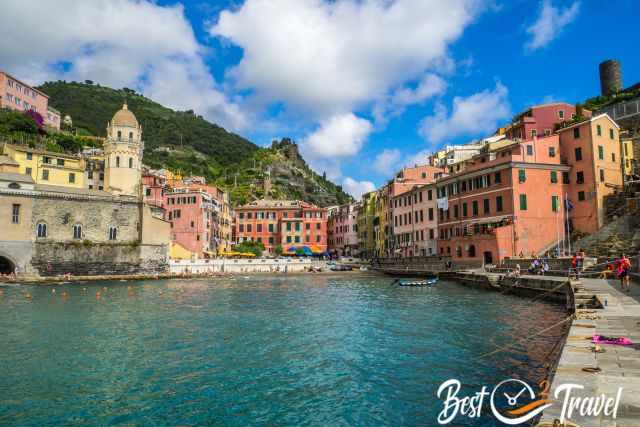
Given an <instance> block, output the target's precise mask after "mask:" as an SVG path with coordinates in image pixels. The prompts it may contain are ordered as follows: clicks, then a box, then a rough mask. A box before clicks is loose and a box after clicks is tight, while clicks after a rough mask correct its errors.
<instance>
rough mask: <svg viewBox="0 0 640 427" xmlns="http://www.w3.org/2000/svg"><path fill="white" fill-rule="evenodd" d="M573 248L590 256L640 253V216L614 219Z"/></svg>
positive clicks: (573, 245) (624, 216) (631, 214)
mask: <svg viewBox="0 0 640 427" xmlns="http://www.w3.org/2000/svg"><path fill="white" fill-rule="evenodd" d="M571 247H572V248H575V249H576V250H578V249H580V248H582V249H583V250H584V251H585V252H586V253H587V255H589V256H599V257H618V256H620V254H621V253H627V254H635V253H637V252H639V251H640V216H639V215H638V213H630V214H628V215H623V216H621V217H619V218H617V219H614V220H612V221H611V222H610V223H609V224H607V225H605V226H604V227H602V228H601V229H600V230H598V231H597V232H596V233H593V234H590V235H588V236H586V237H584V238H582V239H580V240H578V241H576V242H574V243H572V245H571Z"/></svg>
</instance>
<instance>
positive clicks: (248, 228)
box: [247, 224, 253, 233]
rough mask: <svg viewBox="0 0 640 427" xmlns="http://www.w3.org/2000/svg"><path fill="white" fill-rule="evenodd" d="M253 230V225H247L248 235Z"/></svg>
mask: <svg viewBox="0 0 640 427" xmlns="http://www.w3.org/2000/svg"><path fill="white" fill-rule="evenodd" d="M252 230H253V226H252V225H251V224H247V233H251V231H252Z"/></svg>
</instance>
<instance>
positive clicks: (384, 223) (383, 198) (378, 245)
mask: <svg viewBox="0 0 640 427" xmlns="http://www.w3.org/2000/svg"><path fill="white" fill-rule="evenodd" d="M389 188H390V186H389V184H387V185H385V186H384V187H382V188H381V189H380V190H379V191H378V197H377V198H376V202H375V212H374V218H373V221H374V222H373V231H374V239H375V255H376V256H378V257H385V256H386V253H387V238H388V236H389V234H390V232H389V221H388V218H387V216H388V215H389Z"/></svg>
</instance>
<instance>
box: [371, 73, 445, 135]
mask: <svg viewBox="0 0 640 427" xmlns="http://www.w3.org/2000/svg"><path fill="white" fill-rule="evenodd" d="M446 89H447V82H446V81H444V79H442V77H440V76H438V75H436V74H433V73H426V74H425V75H424V76H423V77H422V79H420V81H419V82H418V84H417V85H416V87H415V88H411V87H408V86H403V87H401V88H400V89H398V90H396V91H395V92H394V93H392V94H391V95H390V96H386V97H383V98H382V99H381V100H379V101H378V102H376V104H375V106H374V108H373V115H374V117H375V118H376V122H378V123H382V124H384V123H386V121H387V120H388V118H389V117H395V116H399V115H401V114H402V113H403V112H404V110H405V109H406V108H407V107H408V106H410V105H413V104H422V103H424V102H425V101H426V100H428V99H429V98H432V97H434V96H437V95H442V94H443V93H444V92H445V91H446Z"/></svg>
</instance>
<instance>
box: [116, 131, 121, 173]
mask: <svg viewBox="0 0 640 427" xmlns="http://www.w3.org/2000/svg"><path fill="white" fill-rule="evenodd" d="M118 133H120V132H118ZM116 167H117V168H119V167H120V156H116Z"/></svg>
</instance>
